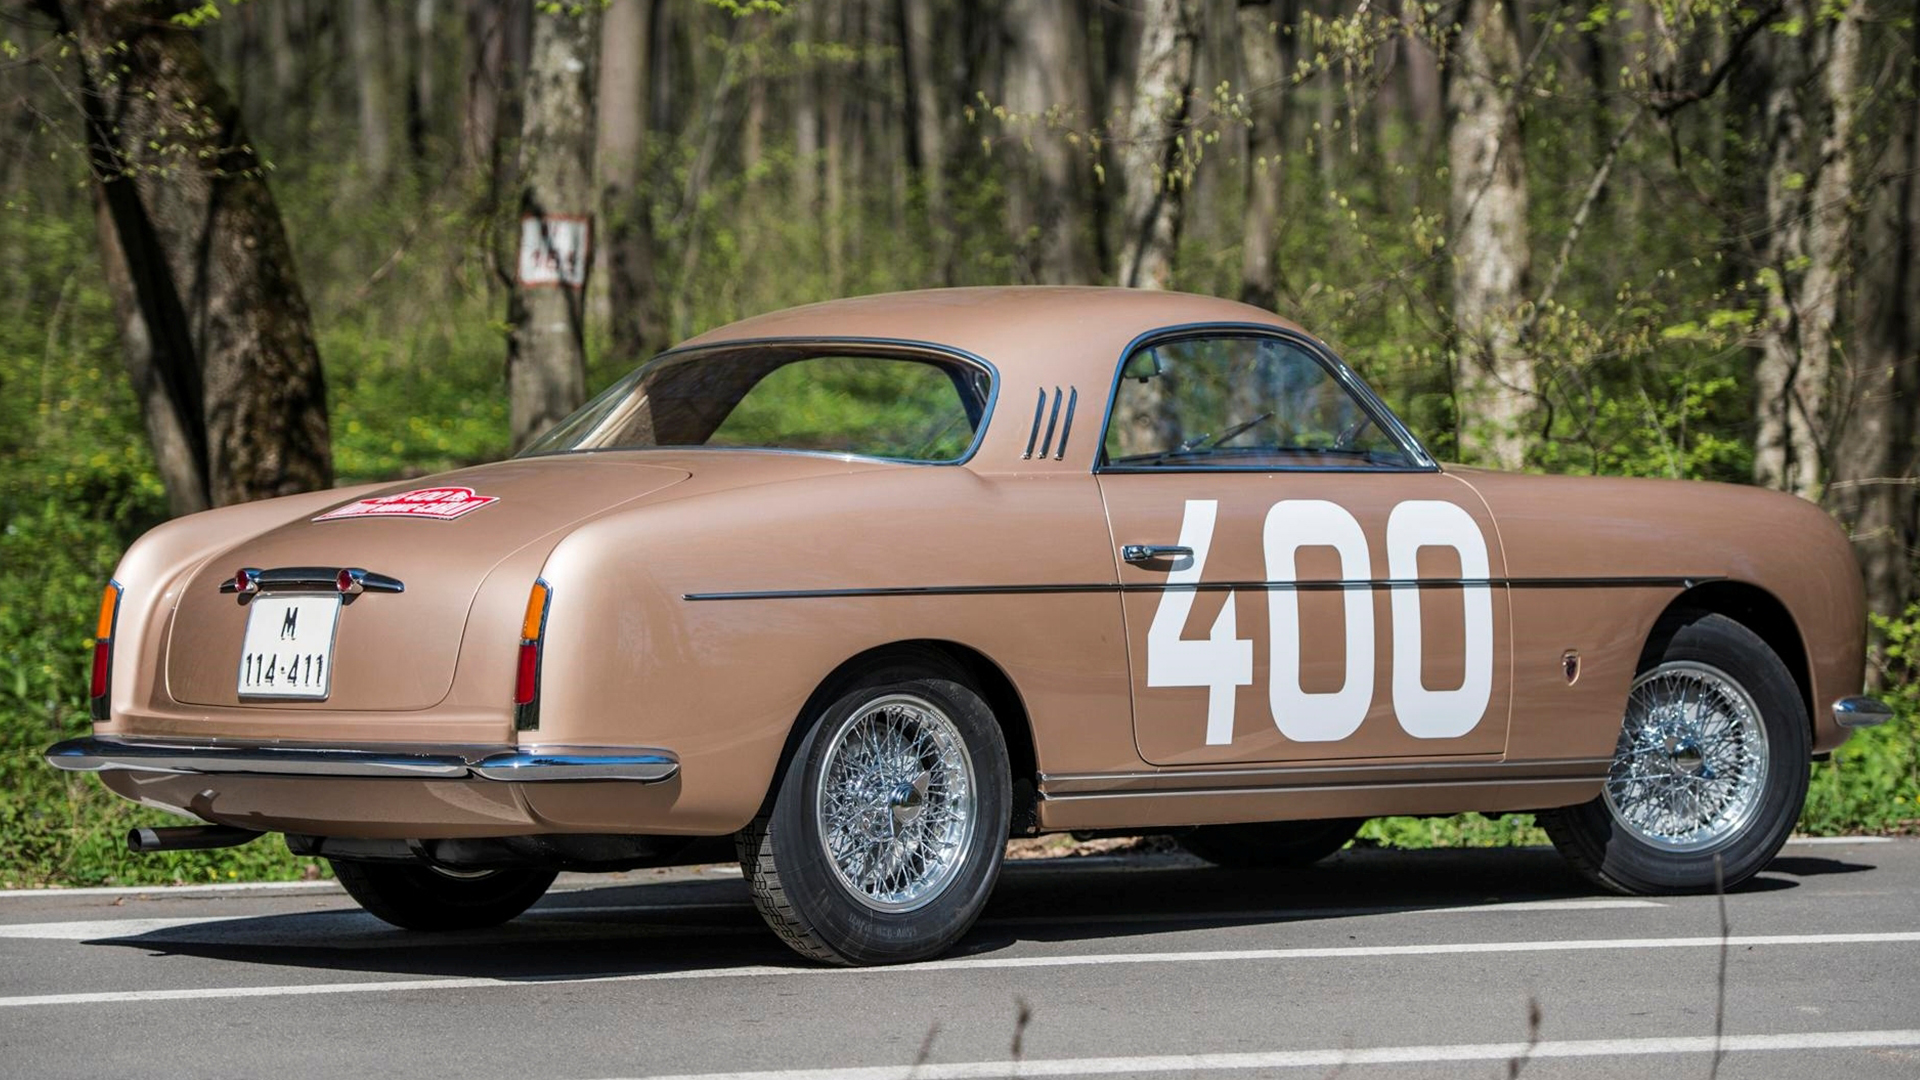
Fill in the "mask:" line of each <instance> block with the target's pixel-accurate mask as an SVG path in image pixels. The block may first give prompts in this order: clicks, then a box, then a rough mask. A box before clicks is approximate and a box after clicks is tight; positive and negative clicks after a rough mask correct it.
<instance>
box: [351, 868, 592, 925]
mask: <svg viewBox="0 0 1920 1080" xmlns="http://www.w3.org/2000/svg"><path fill="white" fill-rule="evenodd" d="M329 861H330V862H332V863H333V875H334V876H335V877H337V878H339V879H340V884H341V885H342V886H344V887H345V888H346V890H347V895H348V896H351V897H353V898H354V899H355V900H357V901H359V903H360V906H361V907H363V908H366V909H367V911H368V912H369V913H371V914H373V915H374V916H376V917H378V918H380V919H382V920H384V921H386V922H390V923H392V924H393V925H395V926H398V927H402V928H404V929H407V930H425V931H442V930H478V929H480V928H482V927H487V926H498V925H500V924H501V923H503V922H506V921H507V920H509V919H512V918H514V917H515V916H517V915H519V914H520V913H521V912H523V911H525V910H527V909H528V908H530V907H532V906H533V903H534V901H536V900H538V899H540V898H541V897H542V896H544V895H546V892H547V887H548V886H550V885H552V884H553V879H554V877H555V876H557V875H556V873H555V871H552V870H490V871H487V872H485V873H483V874H475V875H472V876H468V875H464V874H463V875H453V874H449V873H446V872H443V871H440V870H436V869H434V868H433V867H431V866H408V865H406V864H404V863H369V862H348V861H345V860H340V859H333V860H329Z"/></svg>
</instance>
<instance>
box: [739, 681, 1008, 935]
mask: <svg viewBox="0 0 1920 1080" xmlns="http://www.w3.org/2000/svg"><path fill="white" fill-rule="evenodd" d="M891 694H911V695H914V696H917V697H921V698H925V699H926V700H927V701H928V702H930V703H931V704H933V705H934V706H936V707H937V708H939V709H940V710H941V711H942V712H944V713H945V714H946V715H947V717H948V718H949V719H951V720H952V721H953V723H954V726H955V727H956V728H957V729H958V730H959V732H960V735H961V739H962V741H963V742H964V744H965V747H966V752H967V755H968V759H969V761H970V762H971V764H972V767H973V784H974V791H975V796H974V799H975V802H974V806H975V820H974V824H973V835H972V837H971V838H970V840H969V842H968V848H967V852H966V855H965V856H964V861H963V863H962V865H961V867H960V869H959V872H958V873H957V875H956V876H955V877H954V878H953V879H952V880H951V881H949V882H948V883H947V886H946V887H945V888H944V889H942V890H941V891H940V893H939V895H938V896H936V897H934V899H933V900H931V901H929V902H928V903H926V904H925V905H923V906H921V907H918V908H915V909H914V910H912V911H904V912H887V911H879V910H876V909H874V908H872V907H869V906H868V905H867V904H866V903H864V902H863V901H862V900H861V899H860V898H859V897H857V896H856V895H855V894H854V893H853V891H852V890H851V889H850V888H849V887H848V886H847V885H846V883H845V882H843V881H842V880H841V879H840V875H839V874H838V873H836V872H835V871H834V869H833V867H832V866H831V865H830V864H829V863H828V861H827V856H826V849H825V847H824V845H823V844H822V842H821V836H820V828H819V821H818V817H817V815H816V814H815V810H814V808H815V806H816V805H817V800H818V799H819V793H820V786H821V783H822V780H823V778H824V775H825V772H826V764H827V760H826V758H827V753H828V751H829V750H830V748H831V745H830V744H831V742H832V737H833V734H834V733H835V732H837V731H838V730H839V729H840V727H841V726H842V725H843V724H845V723H846V721H847V719H848V718H849V717H850V716H852V715H853V714H854V713H856V712H857V711H859V710H860V709H862V708H864V707H865V706H866V705H867V704H868V703H870V702H872V701H874V700H875V699H877V698H880V697H885V696H888V695H891ZM1008 772H1009V768H1008V759H1007V750H1006V742H1005V739H1004V738H1003V737H1002V735H1001V732H1000V726H999V724H998V722H996V721H995V719H994V717H993V712H992V710H990V709H989V708H988V707H987V704H986V702H984V701H983V700H981V698H980V696H979V695H978V694H976V693H974V692H973V691H972V690H970V689H968V688H967V687H966V686H964V685H962V684H960V683H957V682H954V681H952V680H950V679H943V678H928V677H916V676H914V675H911V674H909V673H907V672H900V671H895V672H880V673H876V674H875V675H874V676H871V677H869V678H866V679H863V680H861V681H860V683H858V684H857V685H856V686H854V687H853V688H851V689H850V690H849V691H848V692H847V693H845V694H844V695H842V696H841V697H840V698H839V700H837V701H835V702H834V703H833V705H832V706H830V707H829V708H827V709H826V710H825V711H824V712H822V713H821V714H820V716H819V718H818V719H817V720H816V721H815V722H814V723H813V725H812V728H811V729H810V730H809V731H808V732H807V735H806V737H805V738H804V739H803V740H802V741H801V743H800V744H799V746H798V747H797V748H796V750H795V752H794V755H793V758H792V760H791V762H790V763H789V764H788V766H787V770H786V774H785V776H784V779H783V781H782V783H781V785H780V793H779V795H778V796H777V797H776V799H775V801H774V805H773V812H772V815H771V819H770V821H769V823H768V829H769V832H770V834H771V836H772V837H773V839H774V849H773V852H774V862H775V867H776V869H777V870H778V872H779V875H780V881H781V883H782V886H783V887H784V888H785V890H786V893H787V897H788V899H789V901H790V902H791V903H792V904H793V905H794V907H795V908H796V909H797V910H798V911H800V912H801V913H803V914H804V916H805V918H806V919H807V921H808V922H809V923H811V924H812V926H813V929H814V931H815V933H816V934H817V935H818V936H819V937H820V938H821V939H822V940H823V941H824V942H825V943H826V944H828V945H829V947H830V948H831V949H832V950H833V951H834V952H835V953H837V954H839V955H840V956H841V957H842V958H843V959H844V960H846V961H847V962H849V963H854V964H886V963H902V962H906V961H911V960H919V959H925V958H926V957H930V956H933V955H936V954H938V953H940V952H943V951H945V950H946V949H947V948H948V947H949V946H951V945H952V944H953V943H954V942H956V941H958V940H959V939H960V937H961V936H962V935H964V934H965V933H966V932H967V930H968V929H969V928H970V927H972V925H973V922H974V920H975V919H976V918H978V917H979V914H980V909H981V908H982V907H983V906H985V904H986V900H987V897H988V895H989V894H990V893H991V892H992V891H993V887H994V884H995V882H996V881H997V880H998V878H999V876H1000V863H1001V856H1002V854H1003V853H1004V851H1005V847H1006V837H1007V821H1008V817H1009V815H1010V813H1011V810H1012V794H1011V790H1010V788H1011V782H1010V780H1009V777H1008Z"/></svg>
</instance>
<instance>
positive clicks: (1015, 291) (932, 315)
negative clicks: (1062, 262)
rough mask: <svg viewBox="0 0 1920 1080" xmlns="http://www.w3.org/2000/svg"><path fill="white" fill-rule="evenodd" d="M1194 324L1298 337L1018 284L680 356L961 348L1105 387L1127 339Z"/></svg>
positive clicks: (719, 333) (860, 307) (1104, 293)
mask: <svg viewBox="0 0 1920 1080" xmlns="http://www.w3.org/2000/svg"><path fill="white" fill-rule="evenodd" d="M1196 323H1200V324H1207V323H1242V324H1255V325H1260V326H1271V327H1275V328H1279V329H1285V330H1292V331H1295V332H1302V333H1304V331H1301V329H1300V327H1299V326H1297V325H1295V324H1294V323H1292V322H1289V321H1288V320H1286V319H1283V318H1281V317H1279V316H1278V315H1275V314H1274V313H1272V312H1270V311H1265V310H1262V309H1260V308H1257V307H1253V306H1252V305H1249V304H1242V303H1239V302H1237V301H1233V300H1223V299H1220V298H1219V297H1213V296H1195V295H1192V294H1190V293H1176V292H1162V291H1159V290H1152V289H1119V288H1103V287H1092V286H1075V285H1017V286H996V287H983V288H960V289H923V290H919V291H915V292H897V293H883V294H879V295H875V296H858V297H852V298H850V299H845V300H829V301H826V302H824V303H819V304H808V305H805V306H803V307H796V308H788V309H786V310H784V311H774V312H769V313H767V314H765V315H755V316H753V317H752V318H747V319H742V320H740V321H739V322H735V323H729V324H728V325H726V326H722V327H718V328H716V329H713V330H709V331H707V332H706V333H704V334H700V335H699V336H697V337H694V338H691V339H689V340H688V341H686V342H685V343H684V344H683V345H681V346H680V347H681V348H687V347H697V346H706V345H718V344H725V343H727V342H733V341H750V340H756V339H767V338H879V339H887V340H893V341H911V342H926V343H929V344H935V345H944V346H947V347H949V348H954V349H961V350H964V351H966V352H969V353H973V354H974V355H976V356H980V357H983V358H985V359H986V360H987V361H989V362H990V363H992V364H993V365H994V366H995V367H997V368H999V369H1000V371H1001V373H1002V375H1004V376H1007V377H1009V378H1016V377H1023V376H1024V377H1028V378H1042V379H1053V380H1063V381H1064V380H1086V379H1095V380H1099V381H1102V382H1104V381H1105V379H1106V378H1108V377H1109V376H1111V374H1112V371H1113V365H1114V364H1115V363H1116V362H1117V361H1118V359H1119V356H1120V353H1121V351H1122V350H1123V349H1125V348H1126V347H1127V345H1128V344H1129V343H1130V342H1132V341H1133V340H1134V339H1135V338H1138V337H1139V336H1140V335H1142V334H1146V333H1150V332H1152V331H1155V330H1161V329H1165V328H1168V327H1177V326H1186V325H1191V324H1196Z"/></svg>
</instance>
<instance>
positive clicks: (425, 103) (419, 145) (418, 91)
mask: <svg viewBox="0 0 1920 1080" xmlns="http://www.w3.org/2000/svg"><path fill="white" fill-rule="evenodd" d="M436 17H437V12H436V4H435V3H434V0H414V5H413V18H412V19H411V20H410V22H409V25H408V26H407V27H406V30H407V35H406V40H408V41H409V42H410V43H411V44H412V46H413V47H412V48H411V49H409V50H408V58H409V64H410V66H411V67H412V69H413V71H412V74H413V77H412V78H411V79H409V80H408V81H407V149H408V151H409V152H410V153H411V154H412V155H413V161H414V167H415V168H420V167H422V166H424V165H425V164H426V160H427V137H428V135H429V134H431V133H432V131H433V130H434V120H435V116H434V79H433V74H434V72H433V64H434V53H435V51H436V50H435V45H436V44H437V42H436V41H435V40H434V23H435V21H436Z"/></svg>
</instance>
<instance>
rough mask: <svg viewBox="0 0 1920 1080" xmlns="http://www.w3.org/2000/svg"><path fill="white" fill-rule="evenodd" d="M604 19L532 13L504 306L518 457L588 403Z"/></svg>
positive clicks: (590, 13) (593, 11)
mask: <svg viewBox="0 0 1920 1080" xmlns="http://www.w3.org/2000/svg"><path fill="white" fill-rule="evenodd" d="M599 29H600V12H599V9H598V8H597V7H595V6H593V5H588V6H587V7H586V8H585V9H584V10H581V11H577V12H576V11H567V10H565V9H561V10H548V9H545V8H542V9H541V10H540V11H539V12H537V13H536V14H535V15H534V23H533V44H532V52H531V56H530V59H529V62H528V67H527V79H526V97H525V101H524V103H523V105H522V121H521V128H520V177H521V186H520V227H519V229H518V231H517V233H516V235H517V238H518V240H519V248H518V250H519V259H518V261H517V266H516V268H515V274H514V285H513V290H512V293H511V295H510V298H509V300H508V309H507V310H508V318H507V321H508V322H509V323H510V324H511V325H512V328H513V329H512V333H511V337H510V339H509V343H508V348H507V402H508V422H509V425H510V427H511V430H512V435H513V446H514V448H515V449H519V448H520V447H522V446H525V445H526V444H527V443H528V442H530V441H532V440H533V438H534V437H535V436H537V435H539V434H540V433H541V432H543V431H545V430H546V429H547V428H549V427H552V426H553V425H554V424H555V423H557V422H559V421H560V420H561V419H563V418H565V417H566V416H567V414H568V413H571V412H572V411H573V410H575V409H577V408H579V407H580V404H581V402H582V401H584V400H585V398H586V383H587V363H586V325H585V324H586V310H585V308H586V304H585V295H586V291H585V283H586V268H587V254H588V253H587V252H586V251H584V250H582V249H581V248H580V246H579V244H580V242H581V241H582V240H584V239H586V238H587V237H588V236H590V235H591V230H590V229H587V228H582V227H580V226H583V225H584V224H586V223H590V222H591V220H592V215H593V206H594V197H593V181H592V176H593V129H594V121H593V89H594V65H595V62H596V60H597V59H598V54H599V37H598V35H599Z"/></svg>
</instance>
